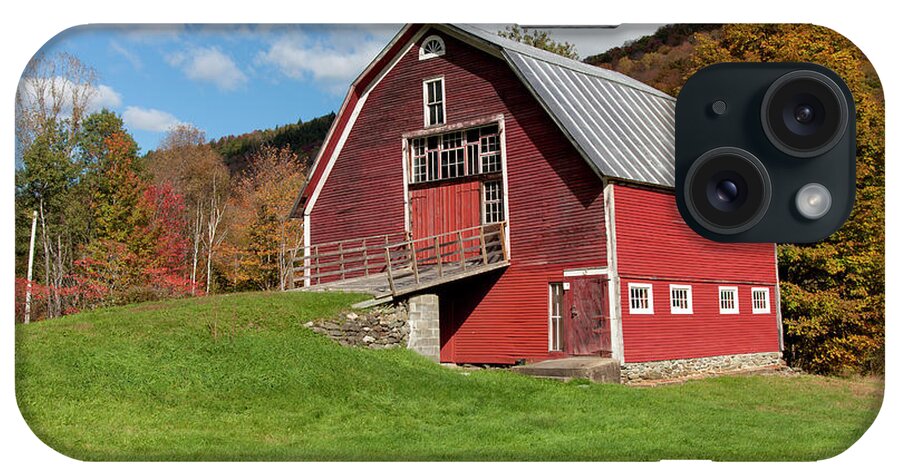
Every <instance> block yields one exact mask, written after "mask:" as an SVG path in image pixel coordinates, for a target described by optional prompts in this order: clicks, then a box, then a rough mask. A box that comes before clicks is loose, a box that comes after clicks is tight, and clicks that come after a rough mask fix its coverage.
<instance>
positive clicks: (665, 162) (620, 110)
mask: <svg viewBox="0 0 900 476" xmlns="http://www.w3.org/2000/svg"><path fill="white" fill-rule="evenodd" d="M454 26H455V27H456V28H459V29H460V30H462V31H464V32H466V33H468V34H470V35H473V36H476V37H478V38H480V39H481V40H483V41H487V42H490V43H492V44H494V45H496V46H499V47H500V48H501V49H502V50H503V54H504V56H505V57H506V58H507V60H508V61H509V63H510V65H511V66H512V67H513V68H514V69H515V70H516V71H517V72H518V74H519V76H520V77H521V78H522V79H523V80H524V81H525V82H526V83H527V85H528V86H529V88H530V89H531V90H532V91H533V92H534V94H535V95H536V96H537V97H538V99H539V100H540V101H541V102H542V104H543V105H544V107H545V108H546V109H547V111H548V112H549V113H550V115H551V116H552V117H553V118H554V120H555V121H556V122H557V124H559V126H560V127H561V128H562V129H563V131H564V132H565V133H566V134H567V135H568V136H569V138H570V139H571V140H572V141H573V142H574V143H575V145H576V147H577V148H578V149H579V150H580V151H581V153H582V154H584V155H585V158H586V159H588V160H589V161H590V163H591V164H592V166H593V167H594V168H595V169H596V170H597V171H598V172H599V173H601V174H603V175H605V176H610V177H617V178H623V179H626V180H632V181H636V182H643V183H649V184H655V185H663V186H667V187H673V186H674V184H675V127H674V120H675V99H674V98H672V97H671V96H669V95H667V94H665V93H663V92H662V91H659V90H656V89H654V88H652V87H650V86H648V85H646V84H644V83H641V82H640V81H637V80H635V79H632V78H630V77H628V76H625V75H623V74H620V73H616V72H615V71H609V70H606V69H602V68H597V67H594V66H591V65H588V64H585V63H581V62H579V61H575V60H572V59H569V58H565V57H562V56H559V55H556V54H553V53H550V52H547V51H544V50H541V49H538V48H534V47H531V46H528V45H525V44H522V43H519V42H517V41H513V40H509V39H506V38H503V37H500V36H498V35H495V34H493V33H490V32H487V31H485V30H482V29H481V28H479V27H477V26H472V25H454Z"/></svg>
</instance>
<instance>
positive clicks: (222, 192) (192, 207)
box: [147, 124, 229, 292]
mask: <svg viewBox="0 0 900 476" xmlns="http://www.w3.org/2000/svg"><path fill="white" fill-rule="evenodd" d="M147 165H148V168H149V171H150V174H151V175H152V177H153V181H154V183H155V184H156V185H157V186H164V185H166V184H168V185H169V186H171V187H172V189H173V191H174V192H176V193H178V194H181V195H182V196H183V197H184V202H185V207H184V215H185V216H184V220H185V222H186V223H188V224H189V226H188V228H189V234H190V242H191V267H190V275H189V279H190V281H191V283H193V288H194V291H196V288H197V283H198V281H200V278H199V274H198V273H199V268H200V265H201V259H205V261H206V273H205V274H206V279H205V281H206V291H207V292H209V291H210V287H211V284H212V260H213V257H214V253H215V251H216V249H217V247H218V245H219V244H220V243H221V241H222V239H223V234H224V230H223V228H222V217H223V215H224V211H225V203H226V200H227V196H228V181H229V173H228V168H227V167H226V166H225V163H224V161H223V160H222V157H221V156H220V155H219V154H218V153H217V152H216V151H215V150H214V149H213V148H212V146H211V145H210V144H208V143H207V142H206V137H205V135H204V133H203V131H201V130H199V129H197V128H196V127H194V126H192V125H189V124H182V125H178V126H176V127H174V128H172V129H171V130H170V131H169V132H168V133H167V134H166V137H165V138H164V139H163V140H162V142H161V144H160V147H159V148H158V149H157V150H156V151H155V152H153V153H152V154H149V155H148V158H147Z"/></svg>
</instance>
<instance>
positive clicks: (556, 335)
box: [548, 283, 563, 352]
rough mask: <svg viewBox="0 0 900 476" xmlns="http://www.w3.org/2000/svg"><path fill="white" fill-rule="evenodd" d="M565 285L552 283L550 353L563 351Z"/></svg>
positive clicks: (549, 323)
mask: <svg viewBox="0 0 900 476" xmlns="http://www.w3.org/2000/svg"><path fill="white" fill-rule="evenodd" d="M562 313H563V285H562V283H550V320H549V322H548V325H549V335H550V352H561V351H562V350H563V318H562Z"/></svg>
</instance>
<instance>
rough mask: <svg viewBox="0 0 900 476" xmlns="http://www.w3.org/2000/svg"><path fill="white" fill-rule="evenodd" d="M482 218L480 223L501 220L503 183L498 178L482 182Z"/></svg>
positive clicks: (498, 221)
mask: <svg viewBox="0 0 900 476" xmlns="http://www.w3.org/2000/svg"><path fill="white" fill-rule="evenodd" d="M483 189H484V199H483V200H482V203H483V204H484V220H483V221H482V223H484V224H488V223H500V222H501V221H503V183H502V182H501V181H499V180H492V181H490V182H484V187H483Z"/></svg>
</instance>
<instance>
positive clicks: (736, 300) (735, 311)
mask: <svg viewBox="0 0 900 476" xmlns="http://www.w3.org/2000/svg"><path fill="white" fill-rule="evenodd" d="M723 291H732V292H734V309H728V308H723V307H722V302H723V301H722V292H723ZM739 296H740V293H739V291H738V287H737V286H719V314H740V313H741V303H740V299H739Z"/></svg>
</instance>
